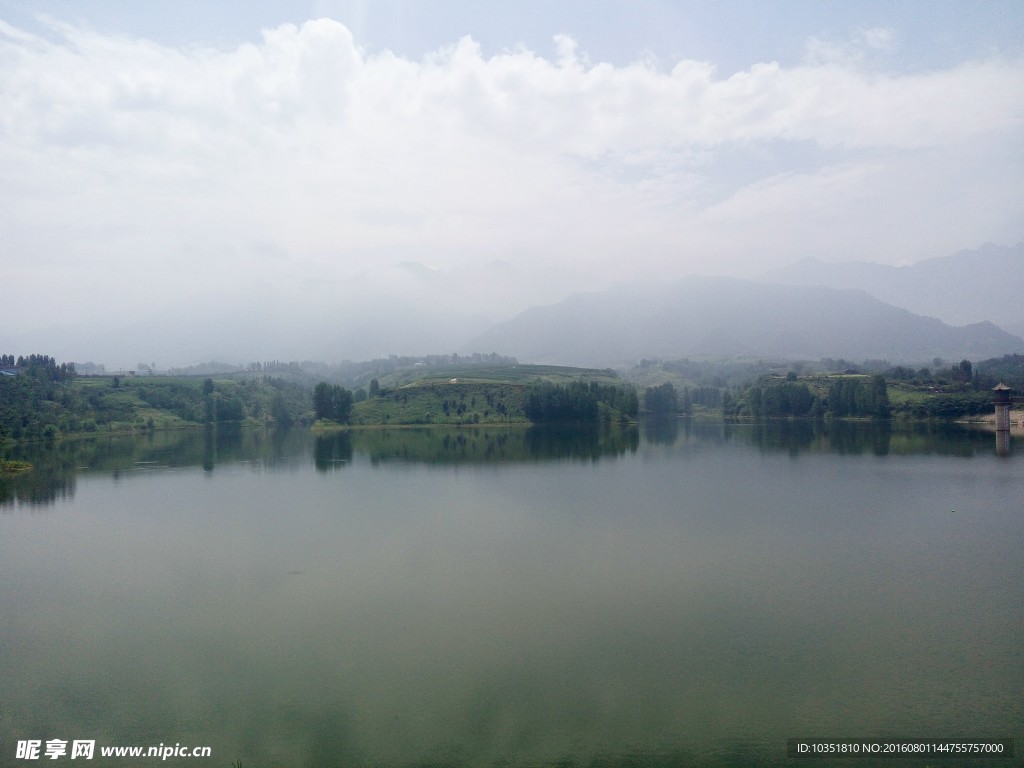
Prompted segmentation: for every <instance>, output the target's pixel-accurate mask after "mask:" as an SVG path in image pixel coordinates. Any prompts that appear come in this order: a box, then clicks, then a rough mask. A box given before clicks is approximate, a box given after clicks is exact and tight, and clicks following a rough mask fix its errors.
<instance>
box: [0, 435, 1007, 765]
mask: <svg viewBox="0 0 1024 768" xmlns="http://www.w3.org/2000/svg"><path fill="white" fill-rule="evenodd" d="M1016 448H1017V451H1016V452H1011V453H1010V455H1009V456H1003V457H1000V456H997V455H996V450H995V442H994V437H993V436H992V435H991V434H985V433H976V432H969V431H964V430H957V429H953V430H932V431H927V430H925V431H906V432H904V431H898V430H889V429H888V428H881V427H872V426H871V425H865V424H861V425H850V424H837V425H829V426H825V425H813V424H806V423H777V424H769V425H699V424H696V425H695V424H687V423H683V422H672V423H667V424H665V423H662V424H647V425H642V427H641V429H639V430H636V431H630V430H626V431H624V432H617V433H613V434H605V435H601V434H597V433H594V434H566V433H559V432H543V431H536V430H532V431H527V430H510V431H502V430H494V429H490V430H488V429H478V430H465V429H464V430H440V429H434V430H392V431H387V432H356V433H352V434H338V435H334V436H330V437H326V438H319V439H318V438H314V437H313V436H311V435H310V434H309V433H307V432H302V431H295V432H291V433H284V434H272V433H265V432H262V431H255V430H243V431H237V432H224V431H222V432H219V433H204V432H195V433H191V432H183V433H163V434H156V435H151V436H148V437H144V438H132V439H120V440H109V439H108V440H101V441H96V442H88V443H75V444H61V445H58V446H56V447H55V448H53V449H51V450H49V451H42V450H40V449H36V451H35V452H34V453H33V454H32V455H30V456H29V458H31V460H32V461H33V462H34V463H35V465H36V470H35V471H34V472H32V473H30V474H28V475H25V476H20V477H17V478H14V479H10V478H9V479H6V480H0V672H2V674H0V765H3V766H7V765H20V766H26V765H31V764H33V763H31V762H28V761H25V760H17V759H16V756H15V744H16V742H17V740H19V739H40V740H42V741H44V742H45V741H46V740H48V739H58V738H59V739H65V740H68V741H71V740H73V739H94V740H95V741H96V744H97V750H98V748H99V746H101V745H136V744H137V745H146V746H148V745H157V744H161V743H162V744H175V743H181V744H183V745H189V746H192V745H202V746H207V745H208V746H210V747H211V748H212V752H213V757H211V758H208V759H200V760H194V759H193V760H173V759H172V760H168V761H167V763H168V764H185V763H188V764H193V765H207V766H214V765H216V766H224V767H225V768H226V767H227V766H228V765H230V764H231V762H232V761H236V760H241V761H242V763H243V764H244V765H245V766H246V768H248V767H249V766H256V767H263V766H334V765H338V766H426V765H430V766H449V765H453V766H456V765H469V766H477V765H486V766H491V765H500V766H552V765H559V766H619V765H630V766H641V765H643V766H655V765H657V766H662V765H664V766H675V765H708V766H716V765H798V766H810V765H826V764H834V765H845V766H851V765H854V764H855V763H854V762H852V761H848V760H847V761H835V762H833V763H825V762H815V761H808V760H789V759H787V758H786V756H785V745H786V739H787V738H789V737H797V736H799V737H927V738H945V737H951V736H956V737H967V736H969V737H993V738H996V737H998V738H1009V737H1015V738H1017V740H1018V745H1017V750H1018V754H1020V753H1021V752H1024V727H1022V726H1024V633H1022V630H1024V589H1022V588H1024V546H1022V545H1024V448H1021V447H1020V446H1016ZM8 455H9V456H10V455H13V454H10V452H9V453H8ZM65 761H68V758H67V757H65V758H62V759H61V760H60V761H59V762H60V763H64V762H65ZM159 762H160V761H159V760H153V759H150V760H148V761H147V760H142V761H135V763H133V762H132V761H129V760H126V759H124V758H120V759H113V758H111V759H107V760H104V759H102V758H100V757H99V755H98V753H97V756H96V758H95V760H94V763H96V764H109V765H128V764H136V763H137V764H142V765H145V764H150V765H156V764H157V763H159ZM903 762H907V761H903ZM1022 762H1024V761H1022V760H1021V759H1020V758H1019V757H1018V758H1016V759H1014V760H999V761H984V760H973V761H964V762H962V763H959V764H964V765H971V766H983V765H1002V766H1007V765H1021V764H1022ZM45 763H46V764H53V763H52V762H51V761H45ZM899 763H900V761H885V762H884V763H880V764H884V765H890V766H892V765H897V764H899ZM909 764H912V765H917V766H924V765H928V764H935V765H951V764H955V763H951V762H950V761H932V762H931V763H928V762H927V761H921V760H915V761H909Z"/></svg>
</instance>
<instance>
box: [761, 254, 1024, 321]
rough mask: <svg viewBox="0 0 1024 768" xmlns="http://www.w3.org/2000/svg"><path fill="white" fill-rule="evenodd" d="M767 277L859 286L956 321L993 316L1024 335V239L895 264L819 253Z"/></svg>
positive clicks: (913, 309)
mask: <svg viewBox="0 0 1024 768" xmlns="http://www.w3.org/2000/svg"><path fill="white" fill-rule="evenodd" d="M761 279H762V280H764V281H766V282H771V283H782V284H786V285H805V286H824V287H827V288H860V289H862V290H865V291H867V292H868V293H870V294H871V295H872V296H874V297H876V298H878V299H881V300H882V301H885V302H887V303H889V304H893V305H895V306H898V307H903V308H904V309H909V310H910V311H911V312H915V313H917V314H920V315H927V316H929V317H937V318H939V319H940V320H943V321H944V322H947V323H950V324H951V325H966V324H968V323H977V322H981V321H983V320H989V321H991V322H993V323H995V324H996V325H998V326H1000V327H1001V328H1004V329H1005V330H1007V331H1010V332H1011V333H1014V334H1017V335H1021V334H1024V243H1018V244H1017V245H1015V246H1013V247H1009V248H1008V247H1004V246H997V245H992V244H988V245H985V246H982V247H981V248H978V249H977V250H970V251H960V252H959V253H955V254H953V255H951V256H945V257H941V258H935V259H926V260H924V261H920V262H917V263H916V264H911V265H910V266H906V267H893V266H888V265H885V264H871V263H868V262H863V261H851V262H845V263H840V264H830V263H827V262H824V261H820V260H818V259H814V258H807V259H803V260H801V261H798V262H797V263H795V264H792V265H790V266H787V267H782V268H780V269H774V270H771V271H770V272H767V273H765V274H764V275H762V277H761Z"/></svg>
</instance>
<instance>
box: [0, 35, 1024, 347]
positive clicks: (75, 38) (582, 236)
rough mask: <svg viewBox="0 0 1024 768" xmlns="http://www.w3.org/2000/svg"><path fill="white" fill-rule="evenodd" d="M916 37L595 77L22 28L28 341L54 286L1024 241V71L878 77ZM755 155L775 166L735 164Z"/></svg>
mask: <svg viewBox="0 0 1024 768" xmlns="http://www.w3.org/2000/svg"><path fill="white" fill-rule="evenodd" d="M893 39H894V32H893V31H892V30H889V29H866V30H864V31H862V32H859V33H857V34H856V35H855V36H854V39H853V41H852V42H850V43H848V44H844V46H838V47H836V46H832V47H830V46H828V45H825V44H824V43H820V42H815V41H812V43H811V44H810V46H809V50H810V53H809V55H808V57H807V59H806V61H805V62H804V63H803V64H802V65H800V66H796V67H783V66H780V65H779V64H777V63H772V62H766V63H762V64H758V65H755V66H753V67H751V68H749V69H748V70H746V71H743V72H738V73H736V74H734V75H732V76H730V77H724V78H723V77H720V76H718V74H717V71H716V68H715V67H714V65H713V63H710V62H699V61H680V62H677V63H676V64H675V65H674V66H673V67H671V68H670V69H667V70H666V69H662V68H659V67H657V66H656V65H655V64H654V63H652V62H653V58H652V57H649V58H647V59H644V60H641V61H637V62H635V63H633V64H630V65H628V66H612V65H609V64H603V63H598V64H592V63H591V62H590V61H589V60H588V59H587V57H586V55H585V53H583V52H581V51H580V50H579V49H578V46H577V45H576V43H575V42H574V41H573V39H572V38H571V37H569V36H567V35H561V36H559V37H558V38H556V45H555V47H556V56H555V58H554V60H549V59H545V58H543V57H541V56H539V55H537V54H535V53H533V52H531V51H528V50H523V49H519V50H514V51H507V52H503V53H500V54H497V55H492V56H488V55H486V54H485V53H484V52H483V51H482V50H481V48H480V46H479V45H478V44H477V43H475V42H474V41H473V40H472V39H471V38H469V37H464V38H462V39H460V40H458V41H456V42H455V43H454V44H452V45H451V46H450V47H447V48H444V49H442V50H439V51H437V52H435V53H434V54H432V55H430V56H428V57H426V58H425V59H424V60H422V61H413V60H409V59H406V58H402V57H400V56H397V55H394V54H392V53H390V52H387V51H384V52H381V53H375V54H372V55H371V54H367V53H366V52H364V51H363V50H361V49H360V47H359V45H358V41H357V40H354V39H353V37H352V34H351V33H350V32H349V30H348V29H347V28H345V27H344V26H343V25H341V24H340V23H338V22H335V21H331V20H329V19H320V20H316V21H310V22H307V23H305V24H302V25H300V26H293V25H285V26H281V27H278V28H276V29H271V30H267V31H265V32H264V33H263V36H262V39H261V40H259V41H258V42H254V43H247V44H244V45H241V46H239V47H237V48H234V49H230V50H215V49H210V48H198V47H197V48H188V47H184V48H172V47H166V46H161V45H158V44H156V43H153V42H149V41H145V40H138V39H131V38H126V37H113V36H106V35H102V34H99V33H96V32H94V31H91V30H89V29H86V28H81V27H75V26H69V25H66V24H63V23H59V22H55V21H51V22H50V29H49V34H47V35H46V36H45V37H42V36H36V35H32V34H29V33H27V32H24V31H22V30H19V29H16V28H14V27H12V26H10V25H8V24H5V23H2V22H0V210H2V211H3V212H2V213H0V217H2V218H0V225H2V226H3V229H4V233H5V234H4V239H3V241H2V243H0V267H2V269H3V272H4V276H5V282H7V283H9V284H11V282H12V281H16V282H17V284H18V288H19V290H17V291H15V292H14V294H15V298H13V299H12V300H11V301H12V309H13V310H14V312H13V315H14V316H15V317H16V318H18V320H17V322H18V323H21V324H23V325H24V326H25V327H29V326H33V325H40V324H42V323H44V322H51V321H52V320H53V319H54V315H55V314H59V310H58V311H57V312H54V311H51V310H50V309H47V310H46V311H45V312H43V311H41V310H40V309H39V308H38V307H37V306H36V304H35V302H34V301H32V300H31V299H29V298H25V299H20V298H18V296H22V295H24V296H26V297H28V296H30V292H29V291H28V290H27V287H28V286H29V285H30V284H45V285H46V286H47V289H48V290H50V291H52V292H53V293H54V294H55V295H58V296H60V297H61V301H60V302H58V306H66V307H68V308H69V310H68V311H69V313H70V314H73V315H76V316H83V315H85V314H88V313H89V312H90V311H94V309H93V308H94V306H95V304H96V303H97V302H96V298H95V297H103V296H108V295H111V292H112V291H115V290H116V291H117V295H118V296H119V297H121V299H122V300H124V301H125V302H126V304H127V305H132V304H133V303H134V304H137V305H138V306H148V305H151V304H152V303H153V302H156V303H159V304H161V305H164V306H167V307H172V306H174V305H175V303H176V302H180V301H182V300H186V299H190V298H191V299H194V298H195V297H201V296H208V295H211V294H213V293H217V292H223V291H231V290H236V289H237V290H246V289H251V290H253V291H257V290H265V289H266V288H265V287H266V286H280V287H281V290H282V292H284V293H294V294H296V295H300V294H301V292H302V291H304V290H306V286H308V283H309V281H310V280H311V279H312V280H314V281H322V282H323V284H325V285H328V284H329V285H332V286H333V285H337V284H338V281H343V280H345V279H346V278H347V277H348V276H351V275H355V274H360V273H366V272H367V271H368V270H373V269H376V268H384V267H388V266H390V265H392V264H396V263H399V262H402V261H420V262H423V263H429V264H432V265H436V266H437V267H439V268H441V269H444V270H454V269H456V268H458V267H459V266H460V265H470V264H476V265H479V264H482V263H486V262H488V261H490V260H493V259H495V258H501V259H507V260H509V261H512V262H514V263H516V264H518V265H520V266H521V267H522V268H524V269H525V270H527V272H530V271H531V270H537V269H551V270H552V275H554V274H556V273H557V274H558V275H568V276H572V275H575V276H576V277H575V278H571V277H570V278H568V279H569V280H570V281H574V282H573V285H575V286H581V285H587V286H588V287H594V286H595V285H598V284H601V283H602V282H608V281H611V280H616V279H623V278H625V277H628V276H629V275H630V274H632V273H647V274H652V273H660V274H671V275H677V274H682V273H685V272H688V271H691V270H698V271H705V272H714V271H724V272H731V273H740V272H756V271H760V270H761V269H762V268H767V267H768V266H771V265H772V264H775V263H779V262H780V261H791V260H795V259H796V258H799V257H801V256H803V255H807V254H808V253H811V252H814V253H820V252H821V250H823V249H828V246H829V240H830V239H831V240H832V241H833V242H834V243H837V244H841V247H840V248H837V250H841V251H842V252H843V253H849V254H850V255H851V257H853V256H856V255H857V253H858V248H865V249H866V248H871V249H872V253H871V254H863V255H864V257H872V256H873V257H875V258H882V259H884V258H893V259H896V258H905V257H906V248H903V249H902V250H899V252H898V253H897V252H893V253H892V254H891V256H890V255H889V254H886V253H879V252H878V250H879V249H880V248H881V245H880V244H879V243H878V242H877V238H875V237H873V236H868V234H867V233H870V232H872V231H876V230H873V224H872V221H871V220H870V218H865V217H871V216H876V215H878V214H879V212H880V211H881V212H884V211H901V212H902V213H903V214H904V215H906V216H907V219H906V221H905V222H904V224H905V227H904V231H903V232H902V233H901V234H900V238H899V241H900V242H901V243H910V242H912V241H913V240H914V238H915V237H917V238H920V241H921V242H923V243H927V244H928V247H933V246H934V247H935V248H938V249H939V251H938V253H937V254H933V255H938V254H941V253H943V252H945V251H946V250H949V251H952V250H954V249H955V247H964V246H969V245H974V244H977V243H972V242H964V240H965V239H966V238H967V237H968V236H970V237H974V236H975V235H978V236H979V238H980V240H988V239H996V238H997V237H998V236H999V235H1001V234H1007V236H1009V237H1011V238H1013V237H1016V239H1020V238H1021V237H1022V236H1024V233H1022V231H1021V226H1022V225H1021V223H1020V221H1019V216H1018V215H1017V214H1016V213H1015V212H1014V210H1012V206H1006V205H1005V204H1003V203H1004V202H1005V200H1006V198H1007V196H1009V197H1010V198H1011V199H1016V200H1017V201H1018V202H1019V200H1020V198H1021V187H1020V182H1019V179H1020V178H1021V176H1020V173H1019V171H1020V165H1021V163H1020V154H1021V153H1020V150H1019V147H1020V146H1022V145H1024V144H1022V138H1024V136H1022V133H1024V131H1022V118H1024V62H1022V61H1020V60H1006V59H999V58H993V59H990V60H985V61H974V62H965V63H963V64H961V65H959V66H955V67H952V68H949V69H946V70H942V71H932V72H926V73H918V74H909V75H895V74H885V73H882V72H878V71H876V70H875V69H871V68H868V67H865V66H862V65H861V62H862V56H861V53H860V52H863V51H864V50H877V49H883V48H885V47H886V46H889V45H891V44H892V41H893ZM736 153H739V154H740V155H744V153H746V156H749V157H751V158H754V157H755V156H756V157H757V158H759V159H758V162H757V163H752V164H751V165H749V166H747V167H745V168H740V169H737V168H735V167H730V166H729V163H727V162H726V161H725V159H724V158H726V157H727V156H730V155H733V156H735V155H736ZM936 163H939V164H940V165H942V164H945V165H947V166H948V170H944V169H943V168H942V167H935V164H936ZM762 165H763V167H764V171H763V173H762V175H760V176H758V175H756V174H755V171H756V169H759V168H761V167H762ZM752 174H754V175H753V177H751V176H752ZM916 179H926V180H927V183H928V184H929V185H930V186H929V188H928V189H927V190H916V189H915V188H914V186H913V184H912V183H910V182H909V181H908V180H916ZM918 193H920V194H918ZM908 196H909V197H910V198H914V197H915V196H917V197H919V198H920V199H921V200H925V201H927V205H925V204H922V203H920V201H916V202H911V201H908V199H907V197H908ZM958 202H962V203H963V204H964V207H963V209H960V210H958ZM1018 210H1019V208H1018ZM931 211H941V212H942V215H943V216H946V215H948V214H949V212H958V213H959V215H958V216H955V217H953V218H954V220H953V221H946V222H944V225H943V227H942V228H941V229H942V231H943V233H944V235H945V236H948V237H949V239H950V244H951V247H950V248H949V249H943V248H942V245H941V243H936V238H935V236H934V231H935V227H934V221H933V219H934V216H933V215H932V213H931ZM984 228H989V229H992V230H996V232H995V233H994V235H993V236H989V237H986V236H984V235H983V234H980V230H982V229H984ZM954 241H955V242H954ZM765 243H770V244H771V246H770V247H763V244H765ZM954 246H955V247H954ZM922 255H924V253H922ZM712 257H713V259H712ZM768 262H770V263H768ZM531 274H533V273H532V272H531ZM570 287H572V285H570V283H568V282H567V283H566V284H565V290H569V288H570ZM86 291H88V292H89V294H90V295H89V297H88V298H83V296H84V293H85V292H86ZM547 294H548V295H550V294H551V290H550V287H548V291H547ZM125 297H127V298H125ZM133 297H134V298H133ZM140 297H145V299H144V300H143V299H142V298H140ZM531 300H534V297H532V296H530V295H525V294H524V295H516V296H509V297H508V298H507V300H506V301H505V302H504V304H503V305H502V307H501V311H506V312H507V311H508V310H509V308H510V307H512V306H513V305H515V304H516V302H519V303H521V304H525V303H529V302H530V301H531ZM489 301H490V304H491V306H494V307H497V306H498V304H500V303H501V302H500V299H499V298H497V297H493V298H491V299H489ZM99 303H100V304H102V303H103V302H99Z"/></svg>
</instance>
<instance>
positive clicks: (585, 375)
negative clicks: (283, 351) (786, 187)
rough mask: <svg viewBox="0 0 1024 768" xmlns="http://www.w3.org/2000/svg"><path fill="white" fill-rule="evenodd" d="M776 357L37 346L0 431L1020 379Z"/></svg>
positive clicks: (730, 401)
mask: <svg viewBox="0 0 1024 768" xmlns="http://www.w3.org/2000/svg"><path fill="white" fill-rule="evenodd" d="M456 357H457V356H456ZM392 362H393V360H392ZM935 362H936V363H941V361H935ZM786 367H787V364H786V363H785V362H784V361H783V362H776V363H765V362H764V361H749V362H747V363H746V364H744V365H738V364H737V363H736V362H735V361H733V362H718V363H715V362H709V361H690V360H680V361H642V362H641V363H640V364H639V365H637V366H635V367H634V368H633V369H631V370H627V371H624V372H615V371H612V370H609V369H585V368H568V367H560V366H539V365H520V364H518V363H516V362H515V361H510V360H508V359H501V360H498V361H497V362H494V361H488V362H483V363H481V362H479V361H478V360H476V359H473V358H470V360H469V361H468V362H464V361H460V363H459V364H453V362H452V360H451V358H450V357H448V356H441V357H440V358H433V359H431V363H429V364H426V363H423V362H422V361H416V362H414V363H412V364H409V365H405V366H395V365H392V366H391V370H388V369H387V366H378V367H376V368H374V367H372V366H364V368H363V369H362V371H361V374H360V376H355V377H353V376H349V377H348V378H347V379H345V383H338V382H337V381H330V380H328V379H327V378H325V377H323V375H324V374H325V373H326V374H327V375H330V374H331V373H332V372H331V370H330V369H329V368H326V369H325V368H324V367H323V366H322V364H320V365H319V366H318V367H313V368H312V370H309V369H305V368H303V366H301V365H297V364H294V363H289V364H277V365H273V364H265V365H263V364H261V365H259V366H258V367H257V366H254V365H250V366H249V367H248V369H246V370H240V371H232V372H223V373H218V374H214V375H206V376H204V375H184V374H178V375H156V374H153V373H152V372H150V373H149V374H148V375H142V376H135V375H131V376H124V375H114V376H111V375H88V376H85V375H79V374H78V373H77V371H76V369H75V366H74V364H72V363H58V362H57V361H56V360H55V359H54V358H52V357H50V356H47V355H29V356H23V357H17V358H15V357H13V356H10V355H3V356H0V372H2V373H0V443H3V442H12V441H21V440H47V439H56V438H60V437H68V436H78V435H94V434H97V433H104V432H106V433H110V432H142V431H147V430H156V429H175V428H188V427H200V426H204V425H213V424H225V423H234V424H245V425H261V424H275V425H294V424H306V425H311V424H313V425H320V426H321V427H327V426H333V425H346V426H352V427H358V426H399V425H415V424H448V425H463V424H536V423H553V422H559V423H576V424H591V423H592V424H604V425H614V424H622V423H626V422H630V421H633V420H635V419H637V418H638V417H639V416H641V415H643V414H659V415H683V416H703V417H718V418H730V419H743V418H764V417H799V418H804V417H806V418H871V419H928V420H951V419H972V418H981V417H983V416H984V415H986V414H989V413H991V411H992V397H991V387H992V386H994V385H995V384H996V383H997V382H998V381H1003V382H1006V383H1008V384H1009V385H1010V386H1013V387H1014V388H1015V389H1017V390H1018V391H1019V390H1020V389H1024V356H1021V355H1008V356H1005V357H1003V358H995V359H992V360H988V361H982V362H981V363H978V364H977V365H973V364H972V363H971V362H970V361H967V360H963V361H960V362H959V363H952V364H938V365H935V366H934V367H921V368H911V367H906V366H888V367H887V368H885V369H884V370H882V371H876V372H873V371H870V370H861V369H859V368H858V367H855V366H853V365H851V364H849V363H848V362H847V361H842V360H840V361H831V360H829V361H823V362H822V363H821V364H820V367H831V368H838V370H815V369H813V367H809V366H808V365H807V364H793V365H791V366H789V370H785V369H786ZM809 368H810V369H809ZM374 373H379V374H380V375H379V376H375V375H373V374H374ZM317 379H319V380H317ZM346 384H347V386H346Z"/></svg>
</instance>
